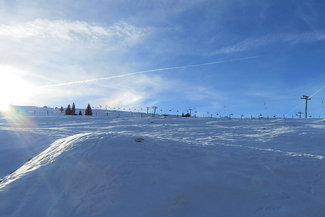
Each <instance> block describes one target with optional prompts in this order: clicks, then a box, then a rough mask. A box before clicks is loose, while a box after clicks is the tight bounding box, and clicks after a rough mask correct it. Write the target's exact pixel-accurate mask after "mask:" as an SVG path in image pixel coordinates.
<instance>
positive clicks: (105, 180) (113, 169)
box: [0, 112, 325, 217]
mask: <svg viewBox="0 0 325 217" xmlns="http://www.w3.org/2000/svg"><path fill="white" fill-rule="evenodd" d="M27 114H29V115H30V114H31V113H28V112H27ZM40 114H41V113H40ZM29 115H26V113H25V115H22V114H16V115H15V117H9V116H2V117H1V119H0V139H1V140H0V141H1V142H0V165H2V166H1V170H0V177H2V178H1V179H2V181H1V182H0V201H1V203H0V216H4V217H5V216H26V217H27V216H34V217H37V216H70V217H72V216H78V217H80V216H116V217H117V216H133V217H143V216H162V217H165V216H180V217H181V216H187V217H188V216H193V217H196V216H206V217H209V216H211V217H212V216H222V217H227V216H229V217H235V216H246V217H247V216H251V217H256V216H268V217H273V216H277V217H281V216H283V217H284V216H313V217H316V216H317V217H318V216H322V215H323V214H324V213H325V202H324V201H325V188H324V187H325V177H324V176H325V164H324V156H325V146H324V145H323V141H324V138H325V123H324V122H322V121H321V120H319V119H310V120H297V119H286V120H284V119H269V120H267V119H261V120H250V119H245V120H240V119H232V120H228V119H210V118H177V117H171V116H168V117H167V118H162V117H155V118H152V117H144V116H143V117H141V115H140V114H132V115H131V114H130V113H123V112H121V113H120V114H119V115H116V112H110V113H109V115H108V116H104V115H103V116H97V117H96V116H93V117H85V116H81V117H80V116H64V115H61V114H58V113H55V112H51V113H50V114H49V116H45V115H44V116H41V115H40V116H29ZM140 138H141V139H140Z"/></svg>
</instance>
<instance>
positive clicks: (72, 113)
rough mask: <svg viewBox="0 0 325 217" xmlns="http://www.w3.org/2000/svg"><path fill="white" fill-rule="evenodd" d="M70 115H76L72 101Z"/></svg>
mask: <svg viewBox="0 0 325 217" xmlns="http://www.w3.org/2000/svg"><path fill="white" fill-rule="evenodd" d="M71 115H76V106H75V104H74V103H72V109H71Z"/></svg>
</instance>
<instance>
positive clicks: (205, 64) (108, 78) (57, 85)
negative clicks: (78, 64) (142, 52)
mask: <svg viewBox="0 0 325 217" xmlns="http://www.w3.org/2000/svg"><path fill="white" fill-rule="evenodd" d="M255 58H258V56H251V57H244V58H237V59H228V60H219V61H215V62H208V63H200V64H192V65H184V66H174V67H167V68H158V69H150V70H144V71H138V72H130V73H125V74H121V75H113V76H109V77H101V78H93V79H87V80H81V81H70V82H64V83H59V84H50V85H45V86H41V87H39V88H50V87H61V86H68V85H74V84H84V83H91V82H95V81H104V80H112V79H115V78H124V77H128V76H133V75H137V74H145V73H148V72H159V71H168V70H173V69H187V68H194V67H200V66H207V65H216V64H221V63H228V62H236V61H242V60H248V59H255Z"/></svg>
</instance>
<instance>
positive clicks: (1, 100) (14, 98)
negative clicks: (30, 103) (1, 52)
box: [0, 65, 33, 111]
mask: <svg viewBox="0 0 325 217" xmlns="http://www.w3.org/2000/svg"><path fill="white" fill-rule="evenodd" d="M0 74H1V79H0V111H8V110H9V108H10V105H11V104H24V103H26V102H27V100H28V98H29V97H30V96H31V95H32V92H33V88H32V86H31V85H30V84H29V83H28V82H27V81H25V80H23V77H22V75H23V74H26V72H22V71H21V70H19V69H16V68H13V67H11V66H4V65H0Z"/></svg>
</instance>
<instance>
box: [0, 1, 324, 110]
mask: <svg viewBox="0 0 325 217" xmlns="http://www.w3.org/2000/svg"><path fill="white" fill-rule="evenodd" d="M323 11H325V3H323V2H322V1H315V0H306V1H293V0H292V1H289V0H288V1H278V0H272V1H271V0H268V1H263V0H251V1H244V0H227V1H226V0H219V1H218V0H214V1H206V0H180V1H171V0H164V1H163V0H156V1H145V0H141V1H133V0H124V1H123V0H120V1H117V0H114V1H113V0H111V1H109V0H106V1H104V0H101V1H100V0H98V1H84V0H79V1H72V0H64V1H63V0H57V1H45V0H34V1H29V0H28V1H27V0H26V1H24V0H17V1H0V52H1V53H2V58H1V59H0V73H1V74H3V76H2V78H4V79H2V81H0V92H1V93H0V94H1V97H2V98H3V99H5V102H6V103H12V104H20V105H39V106H42V105H48V106H61V105H62V106H66V105H67V104H68V103H72V102H75V103H76V104H77V107H78V106H79V107H85V106H86V105H87V103H91V104H92V105H93V106H95V107H97V106H99V105H103V106H105V105H108V106H110V107H116V108H118V107H120V108H145V107H146V106H150V107H151V106H153V105H157V106H158V107H159V108H162V109H163V111H166V112H167V111H168V110H169V109H171V108H172V109H173V110H174V111H175V110H176V109H178V110H179V111H184V112H186V109H187V108H193V109H194V110H196V111H198V113H200V114H206V113H207V112H210V113H213V114H216V113H219V114H220V113H221V114H222V115H228V114H230V113H233V114H234V115H235V116H240V115H241V114H245V115H246V116H250V115H255V116H256V115H258V114H260V113H261V114H263V115H264V116H267V115H269V116H272V115H273V114H277V115H281V116H282V115H283V114H286V115H287V116H292V115H295V114H296V112H298V111H304V104H303V101H302V100H301V99H300V97H301V96H302V95H304V94H305V95H313V94H314V93H316V92H317V91H318V90H320V91H319V92H318V93H317V94H316V95H314V96H313V98H312V100H311V101H310V107H309V108H310V113H311V114H312V115H314V116H319V115H321V116H325V104H322V99H323V98H324V101H325V90H323V89H321V88H322V87H323V86H324V85H325V73H323V68H324V65H325V58H324V57H325V43H324V42H325V23H324V20H325V14H324V13H323ZM210 62H219V63H216V64H210V65H202V66H196V67H184V68H175V69H170V70H165V71H163V70H157V71H155V70H154V69H161V68H168V67H175V66H188V65H193V64H194V65H195V64H202V63H203V64H204V63H210ZM146 70H153V71H149V72H143V73H136V74H132V73H133V72H142V71H146ZM101 78H105V79H101ZM79 81H84V82H79ZM324 103H325V102H324Z"/></svg>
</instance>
